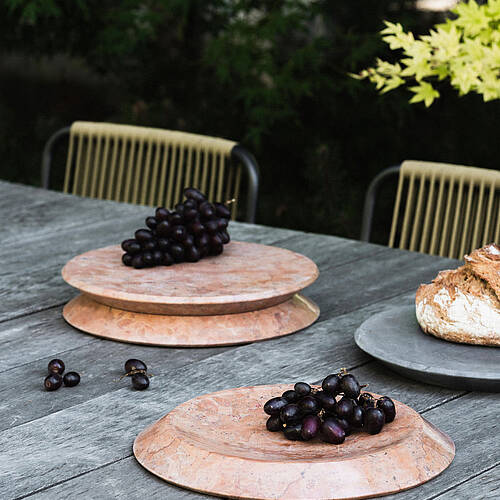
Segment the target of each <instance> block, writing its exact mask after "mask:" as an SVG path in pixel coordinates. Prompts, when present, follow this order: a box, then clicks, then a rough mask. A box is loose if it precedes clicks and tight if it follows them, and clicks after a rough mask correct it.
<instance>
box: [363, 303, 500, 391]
mask: <svg viewBox="0 0 500 500" xmlns="http://www.w3.org/2000/svg"><path fill="white" fill-rule="evenodd" d="M354 338H355V340H356V344H357V345H358V347H360V348H361V349H362V350H363V351H365V352H366V353H368V354H369V355H370V356H373V357H374V358H376V359H378V360H379V361H381V362H383V363H385V364H386V365H388V366H389V367H390V368H392V369H393V370H394V371H397V372H399V373H401V374H402V375H405V376H407V377H410V378H413V379H415V380H418V381H420V382H425V383H428V384H433V385H439V386H443V387H448V388H452V389H459V390H469V391H488V392H500V348H498V347H488V346H476V345H468V344H458V343H455V342H448V341H446V340H441V339H438V338H436V337H432V336H430V335H426V334H425V333H423V332H422V330H421V329H420V326H419V325H418V323H417V319H416V316H415V306H414V305H409V306H401V307H396V308H391V309H388V310H386V311H383V312H381V313H378V314H375V315H374V316H372V317H371V318H369V319H368V320H366V321H365V322H364V323H363V324H362V325H361V326H360V327H359V328H358V330H357V331H356V333H355V335H354Z"/></svg>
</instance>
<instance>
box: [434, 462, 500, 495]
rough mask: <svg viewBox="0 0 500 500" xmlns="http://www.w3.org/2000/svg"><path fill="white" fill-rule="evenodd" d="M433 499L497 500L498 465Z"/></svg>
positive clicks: (499, 469)
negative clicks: (473, 499) (478, 499)
mask: <svg viewBox="0 0 500 500" xmlns="http://www.w3.org/2000/svg"><path fill="white" fill-rule="evenodd" d="M433 498H435V499H436V500H456V499H457V498H481V499H482V500H487V499H492V500H493V499H496V500H498V499H499V498H500V464H499V465H497V466H495V467H492V468H491V469H488V470H487V471H485V472H483V473H481V474H479V475H477V476H475V477H474V478H473V479H469V480H467V481H464V482H463V483H461V484H459V485H458V486H455V487H454V488H451V489H449V490H448V491H446V492H445V493H442V494H441V495H438V496H437V497H433Z"/></svg>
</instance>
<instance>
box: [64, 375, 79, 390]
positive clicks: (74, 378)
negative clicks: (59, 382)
mask: <svg viewBox="0 0 500 500" xmlns="http://www.w3.org/2000/svg"><path fill="white" fill-rule="evenodd" d="M63 382H64V385H65V386H66V387H75V385H78V384H79V383H80V375H79V374H78V373H76V372H68V373H66V375H64V377H63Z"/></svg>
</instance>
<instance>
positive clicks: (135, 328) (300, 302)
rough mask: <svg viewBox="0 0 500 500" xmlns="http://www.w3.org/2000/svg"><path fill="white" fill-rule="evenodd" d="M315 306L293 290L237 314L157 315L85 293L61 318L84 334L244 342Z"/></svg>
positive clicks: (200, 343)
mask: <svg viewBox="0 0 500 500" xmlns="http://www.w3.org/2000/svg"><path fill="white" fill-rule="evenodd" d="M318 316H319V308H318V306H317V305H316V304H315V303H314V302H313V301H312V300H310V299H307V298H305V297H302V296H301V295H299V294H295V295H294V296H292V298H291V299H288V300H287V301H285V302H282V303H281V304H278V305H275V306H271V307H268V308H266V309H259V310H257V311H250V312H244V313H238V314H225V315H210V316H166V315H165V316H162V315H159V314H146V313H136V312H131V311H124V310H123V309H116V308H113V307H109V306H106V305H103V304H100V303H99V302H96V301H94V300H92V299H91V298H90V297H88V296H87V295H86V294H82V295H79V296H78V297H75V298H74V299H73V300H71V301H70V302H68V303H67V304H66V306H65V307H64V309H63V317H64V319H65V320H66V321H67V322H68V323H69V324H70V325H72V326H74V327H76V328H78V329H80V330H83V331H85V332H87V333H91V334H93V335H97V336H99V337H104V338H107V339H111V340H118V341H122V342H132V343H135V344H149V345H157V346H168V347H174V346H175V347H211V346H225V345H235V344H245V343H249V342H256V341H259V340H266V339H269V338H274V337H281V336H283V335H288V334H290V333H293V332H296V331H298V330H301V329H303V328H306V327H307V326H309V325H311V324H312V323H314V321H316V319H317V318H318Z"/></svg>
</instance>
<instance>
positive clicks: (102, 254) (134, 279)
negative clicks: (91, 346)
mask: <svg viewBox="0 0 500 500" xmlns="http://www.w3.org/2000/svg"><path fill="white" fill-rule="evenodd" d="M122 254H123V250H122V249H121V248H120V247H119V246H118V245H116V246H110V247H105V248H100V249H98V250H92V251H90V252H86V253H84V254H81V255H78V256H77V257H74V258H73V259H71V260H70V261H69V262H68V263H67V264H66V265H65V266H64V268H63V270H62V277H63V279H64V280H65V281H66V282H67V283H69V284H70V285H71V286H73V287H75V288H78V289H79V290H80V291H82V292H83V293H86V294H87V295H89V296H91V297H92V298H93V299H94V300H96V301H97V302H100V303H102V304H106V305H108V306H111V307H116V308H119V309H125V310H127V311H134V312H141V313H151V314H174V315H208V314H231V313H241V312H247V311H255V310H256V309H262V308H264V307H270V306H273V305H276V304H279V303H281V302H284V301H285V300H288V299H289V298H291V297H292V296H293V295H294V294H295V293H297V292H299V291H300V290H302V289H303V288H305V287H307V286H308V285H310V284H311V283H313V282H314V281H315V280H316V278H317V277H318V274H319V272H318V268H317V266H316V264H315V263H314V262H313V261H311V260H310V259H308V258H307V257H304V256H303V255H299V254H297V253H295V252H291V251H289V250H285V249H283V248H277V247H271V246H267V245H259V244H257V243H244V242H231V243H229V244H227V245H226V246H225V247H224V253H223V254H222V255H219V256H217V257H208V258H205V259H202V260H200V261H199V262H196V263H183V264H175V265H173V266H169V267H165V266H158V267H154V268H149V269H133V268H130V267H126V266H124V265H123V264H122V262H121V256H122Z"/></svg>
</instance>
